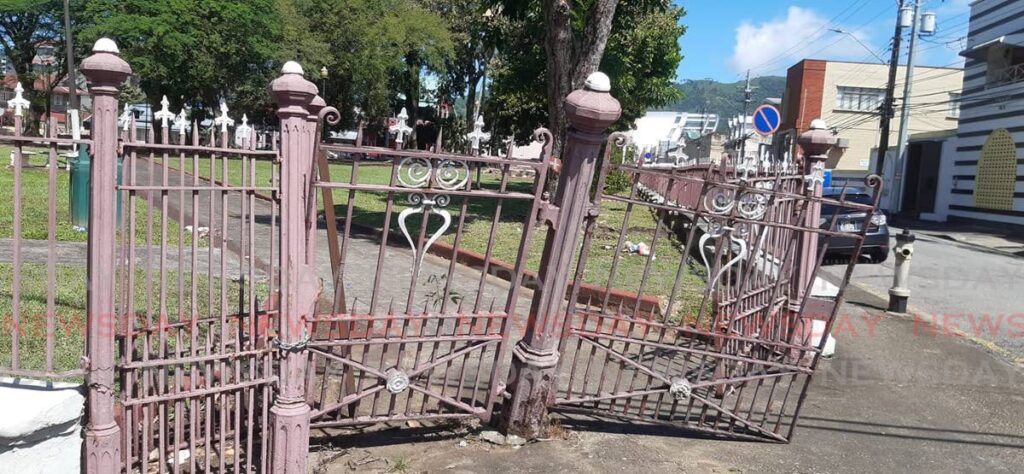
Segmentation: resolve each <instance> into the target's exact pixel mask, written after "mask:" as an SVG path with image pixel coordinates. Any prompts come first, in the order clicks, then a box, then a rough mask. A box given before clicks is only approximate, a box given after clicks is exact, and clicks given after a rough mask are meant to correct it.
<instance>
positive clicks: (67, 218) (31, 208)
mask: <svg viewBox="0 0 1024 474" xmlns="http://www.w3.org/2000/svg"><path fill="white" fill-rule="evenodd" d="M11 149H12V147H11V146H9V145H0V160H2V164H0V202H3V203H9V204H7V205H4V206H0V238H12V237H13V236H14V170H13V169H11V168H10V167H9V166H7V164H8V159H9V157H10V156H11ZM25 150H26V151H29V150H31V151H35V152H38V153H37V154H35V155H32V156H30V157H29V165H30V166H29V167H26V168H24V169H23V170H22V174H21V190H22V197H21V213H22V214H21V237H22V238H23V239H30V240H46V239H47V238H49V229H48V223H49V215H50V172H49V169H47V168H45V165H46V164H47V162H48V160H49V157H48V154H47V153H48V151H47V150H46V149H42V148H28V147H26V148H25ZM62 152H63V151H62ZM63 160H64V158H63V157H58V163H61V162H62V161H63ZM56 181H57V183H56V184H57V185H56V189H57V191H56V210H57V228H56V238H57V240H59V241H65V242H85V241H86V240H87V238H88V234H87V233H86V232H79V231H77V230H75V229H74V228H73V227H72V225H71V211H70V182H69V181H70V176H69V173H68V171H67V170H66V169H65V168H64V167H59V168H58V169H57V180H56ZM138 203H139V204H138V205H137V206H136V217H135V219H136V223H137V224H136V232H135V238H136V242H139V243H144V242H145V241H146V219H147V216H148V215H150V214H152V218H153V240H154V241H155V242H159V241H160V229H161V225H162V219H161V215H160V212H159V210H155V211H151V210H150V209H149V206H147V205H144V204H143V203H142V201H141V200H139V201H138ZM124 211H125V212H126V211H127V210H126V209H125V210H124ZM167 234H168V235H167V240H168V242H169V243H173V244H177V243H178V225H177V223H176V222H174V221H173V220H171V221H168V222H167ZM185 240H186V243H189V242H191V238H190V237H189V236H187V235H186V237H185Z"/></svg>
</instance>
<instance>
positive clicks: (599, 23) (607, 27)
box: [543, 0, 619, 153]
mask: <svg viewBox="0 0 1024 474" xmlns="http://www.w3.org/2000/svg"><path fill="white" fill-rule="evenodd" d="M543 2H544V25H545V32H546V34H545V36H544V51H545V56H546V58H547V68H548V70H547V72H548V115H549V117H550V119H549V120H550V127H551V131H552V132H553V133H554V136H555V150H559V153H560V150H561V149H562V142H563V138H564V132H565V112H564V111H563V110H562V102H563V101H564V100H565V97H566V96H568V95H569V93H570V92H572V90H573V89H575V88H577V87H580V86H582V85H583V81H585V80H586V78H587V76H589V75H590V74H591V73H593V72H594V71H596V70H597V67H598V66H599V65H600V64H601V58H602V57H603V56H604V49H605V46H606V45H607V44H608V36H609V35H610V34H611V30H612V20H613V19H614V18H615V9H616V7H618V5H619V0H590V1H589V2H576V8H575V9H574V8H573V2H570V0H543ZM581 20H582V26H579V25H580V24H581ZM574 24H575V26H576V27H575V28H574Z"/></svg>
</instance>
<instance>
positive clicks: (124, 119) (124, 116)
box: [117, 104, 132, 132]
mask: <svg viewBox="0 0 1024 474" xmlns="http://www.w3.org/2000/svg"><path fill="white" fill-rule="evenodd" d="M117 124H118V125H120V126H121V129H122V130H124V131H126V132H127V131H128V130H129V129H131V127H132V106H131V104H124V112H121V116H120V117H118V118H117Z"/></svg>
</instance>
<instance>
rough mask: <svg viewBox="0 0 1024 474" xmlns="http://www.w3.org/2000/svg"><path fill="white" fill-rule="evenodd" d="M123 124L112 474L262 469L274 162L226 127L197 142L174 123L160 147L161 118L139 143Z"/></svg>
mask: <svg viewBox="0 0 1024 474" xmlns="http://www.w3.org/2000/svg"><path fill="white" fill-rule="evenodd" d="M172 116H173V114H172ZM224 116H225V117H226V110H225V114H224ZM158 118H159V115H158ZM222 120H223V119H222ZM125 122H126V123H125V126H124V129H123V131H122V139H123V157H124V158H123V162H122V166H123V169H122V175H123V176H122V181H121V183H122V184H121V185H119V186H118V190H119V191H120V200H121V212H120V214H121V215H120V225H119V226H118V230H119V232H118V256H117V262H118V265H117V273H116V279H115V281H116V283H115V286H116V293H115V294H116V298H117V321H118V325H117V333H116V340H117V353H118V354H119V357H118V359H117V362H116V370H117V377H118V386H119V396H118V398H117V402H116V403H117V404H116V407H117V408H116V413H115V416H116V417H117V418H118V424H119V425H120V427H121V438H122V439H121V444H122V446H121V454H122V456H123V459H122V466H123V467H124V468H125V469H126V470H128V472H133V471H134V472H142V473H146V472H174V473H177V472H209V471H212V470H216V471H217V472H229V471H230V472H253V471H256V472H265V471H267V461H268V446H269V444H268V443H269V436H268V434H267V432H266V431H265V430H264V427H266V426H269V423H268V419H269V409H270V405H271V403H272V400H273V398H272V395H271V393H272V385H273V384H274V383H275V382H276V380H277V373H276V369H275V362H274V358H275V353H276V349H275V348H274V347H273V345H272V344H271V340H270V337H271V336H272V332H273V329H272V328H275V327H276V324H277V315H278V313H277V311H268V307H267V304H268V300H270V298H269V296H270V295H272V294H275V293H276V292H277V285H278V282H279V272H278V268H279V266H278V265H277V264H276V263H272V262H276V260H275V259H276V258H277V257H278V255H279V248H278V247H279V245H280V244H279V239H280V235H279V228H278V223H277V219H278V217H279V201H278V200H277V198H276V197H270V196H276V194H277V190H278V187H277V183H278V182H279V179H278V175H279V165H280V161H279V159H278V153H277V152H276V151H257V150H255V149H253V148H254V147H253V145H254V141H253V140H246V141H243V142H242V143H240V144H239V143H234V144H233V143H232V141H231V140H229V135H228V133H227V129H226V125H227V124H226V122H225V124H224V127H223V128H221V127H220V126H217V127H214V128H216V129H219V130H217V131H214V129H211V131H210V133H209V136H208V137H200V133H199V125H198V124H197V123H189V122H188V121H186V120H184V119H183V118H182V119H180V120H178V121H177V122H175V123H174V125H176V127H177V130H176V133H174V136H173V139H172V138H171V137H172V136H169V127H168V122H167V121H166V120H165V123H164V127H163V129H162V130H163V131H162V134H161V136H160V139H159V140H156V139H155V136H154V135H155V134H154V132H153V130H152V129H151V128H150V129H148V130H146V131H145V132H144V133H146V136H145V137H144V139H142V140H140V139H139V138H138V133H139V131H138V128H137V126H136V123H135V120H134V118H131V119H128V118H127V117H125ZM218 125H219V124H218ZM189 130H191V132H190V133H189ZM175 141H176V142H177V143H175Z"/></svg>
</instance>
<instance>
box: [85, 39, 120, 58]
mask: <svg viewBox="0 0 1024 474" xmlns="http://www.w3.org/2000/svg"><path fill="white" fill-rule="evenodd" d="M92 52H94V53H112V54H121V50H119V49H117V43H115V42H114V40H112V39H110V38H100V39H98V40H96V44H94V45H93V46H92Z"/></svg>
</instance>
